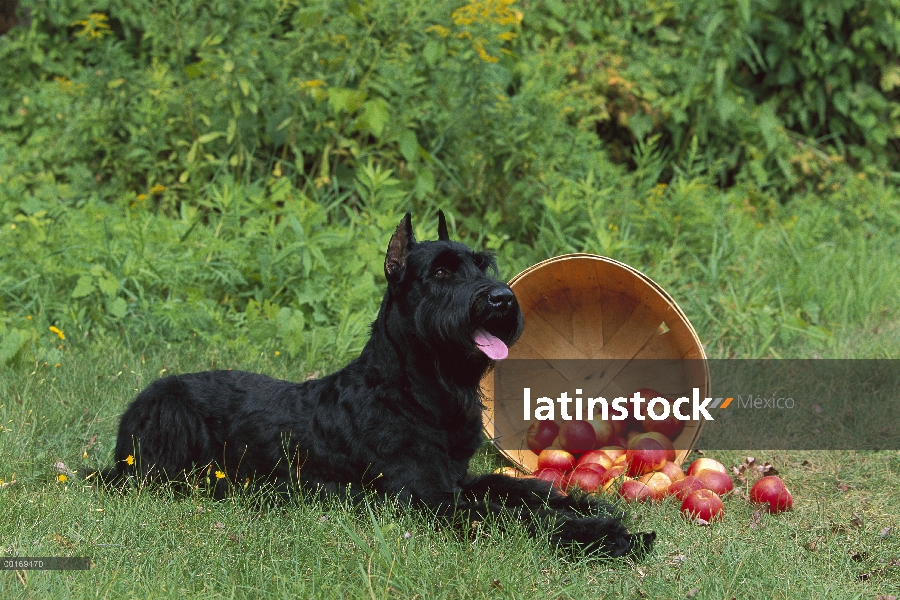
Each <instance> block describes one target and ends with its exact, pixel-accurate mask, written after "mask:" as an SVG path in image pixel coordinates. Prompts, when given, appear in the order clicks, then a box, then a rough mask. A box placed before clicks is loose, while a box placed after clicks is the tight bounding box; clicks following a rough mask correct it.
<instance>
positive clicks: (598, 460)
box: [578, 450, 613, 471]
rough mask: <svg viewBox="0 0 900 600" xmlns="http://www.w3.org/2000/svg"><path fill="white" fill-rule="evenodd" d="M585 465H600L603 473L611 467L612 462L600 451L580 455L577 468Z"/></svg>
mask: <svg viewBox="0 0 900 600" xmlns="http://www.w3.org/2000/svg"><path fill="white" fill-rule="evenodd" d="M587 464H597V465H600V466H601V467H603V470H604V471H605V470H606V469H608V468H610V467H611V466H612V465H613V461H612V459H611V458H610V457H609V455H608V454H606V452H603V451H602V450H591V451H590V452H585V453H584V454H582V455H581V458H579V459H578V466H579V467H580V466H582V465H587Z"/></svg>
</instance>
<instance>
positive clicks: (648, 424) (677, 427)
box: [638, 388, 684, 440]
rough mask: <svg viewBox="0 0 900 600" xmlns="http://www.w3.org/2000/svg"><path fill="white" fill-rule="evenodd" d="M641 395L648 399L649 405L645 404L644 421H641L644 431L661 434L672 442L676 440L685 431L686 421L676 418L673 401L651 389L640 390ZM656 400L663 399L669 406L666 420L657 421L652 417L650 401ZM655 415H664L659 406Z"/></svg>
mask: <svg viewBox="0 0 900 600" xmlns="http://www.w3.org/2000/svg"><path fill="white" fill-rule="evenodd" d="M638 391H639V392H640V393H641V396H643V397H644V398H646V399H647V404H644V408H645V410H644V413H645V414H644V420H643V421H641V425H643V427H644V431H646V432H648V433H650V432H654V431H655V432H657V433H661V434H663V435H664V436H666V437H667V438H669V439H670V440H674V439H675V438H677V437H678V434H679V433H681V430H682V429H684V421H682V420H681V419H679V418H678V417H676V416H675V413H674V412H672V400H671V399H669V398H667V397H666V396H663V395H662V394H660V393H659V392H657V391H656V390H651V389H649V388H642V389H640V390H638ZM654 398H662V399H663V400H665V401H666V404H668V406H669V415H668V416H667V417H666V418H665V419H661V420H659V421H657V420H656V419H653V418H651V417H650V415H649V412H650V409H649V403H650V400H653V399H654ZM653 406H654V410H653V414H656V415H661V414H662V413H663V409H661V408H657V404H654V405H653Z"/></svg>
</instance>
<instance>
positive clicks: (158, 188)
mask: <svg viewBox="0 0 900 600" xmlns="http://www.w3.org/2000/svg"><path fill="white" fill-rule="evenodd" d="M167 189H169V188H167V187H166V186H164V185H159V184H158V183H157V184H156V185H154V186H153V187H152V188H150V195H151V196H159V195H160V194H162V193H163V192H164V191H166V190H167Z"/></svg>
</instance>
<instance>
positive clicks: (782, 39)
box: [525, 0, 900, 190]
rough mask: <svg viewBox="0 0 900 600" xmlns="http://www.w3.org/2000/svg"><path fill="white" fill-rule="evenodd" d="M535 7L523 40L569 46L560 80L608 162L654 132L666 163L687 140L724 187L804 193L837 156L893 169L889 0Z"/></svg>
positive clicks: (898, 38) (898, 28)
mask: <svg viewBox="0 0 900 600" xmlns="http://www.w3.org/2000/svg"><path fill="white" fill-rule="evenodd" d="M536 9H537V10H536V14H533V15H530V16H529V18H528V19H526V23H525V24H526V30H527V31H530V32H532V35H531V36H529V37H530V43H531V45H532V46H533V47H535V48H541V47H565V48H566V51H565V52H562V53H561V58H562V60H564V61H565V62H566V63H567V64H568V66H569V69H570V77H569V79H568V81H567V84H568V87H569V89H570V90H571V92H572V93H574V94H581V95H582V96H583V98H584V100H585V102H589V101H591V100H593V102H594V103H595V104H596V105H597V106H598V107H599V110H598V111H597V123H598V130H599V132H600V134H601V135H602V136H603V137H604V138H605V139H607V140H608V141H609V142H610V143H611V151H612V155H613V156H614V157H615V158H616V160H619V161H624V160H628V159H629V158H630V157H631V155H632V150H631V149H632V146H633V144H634V142H635V141H638V142H640V141H642V140H645V139H646V138H648V136H652V135H654V134H659V135H662V136H663V138H664V141H665V144H664V146H665V148H666V151H667V152H668V153H669V154H670V155H671V157H672V158H673V159H674V160H676V161H678V160H681V159H682V158H683V157H684V156H685V155H686V154H687V152H688V151H689V145H690V140H691V139H692V137H693V136H697V137H698V138H699V141H700V143H701V145H702V146H703V147H704V149H705V154H706V157H705V158H706V160H707V161H709V163H710V165H711V166H713V165H714V166H715V169H716V171H717V173H716V174H717V176H719V177H720V178H721V181H722V182H725V183H727V184H729V185H730V184H731V183H732V182H734V181H735V180H746V181H748V182H752V183H753V184H755V185H756V186H757V187H760V188H766V187H770V186H775V187H776V188H778V189H780V190H796V189H798V188H800V189H804V188H805V187H807V186H808V184H809V182H808V181H807V179H808V178H809V177H810V176H812V178H813V179H817V178H818V175H820V173H821V171H824V170H826V169H828V168H829V165H830V164H831V163H833V162H834V161H835V160H840V159H842V158H843V159H849V160H852V161H853V162H854V163H855V164H858V165H860V166H867V167H878V168H880V169H890V170H894V171H896V164H897V163H898V160H900V154H898V140H900V128H898V125H897V123H898V117H900V98H898V95H897V89H898V87H900V70H898V66H897V64H896V56H897V54H898V52H900V5H898V3H897V2H896V1H894V0H880V1H876V2H861V1H855V0H846V1H843V2H825V3H822V2H815V1H811V0H764V1H757V2H749V1H742V2H728V3H721V2H678V1H667V2H647V3H638V4H634V3H631V2H619V1H614V2H600V3H598V2H591V1H589V0H584V1H575V2H568V3H566V4H563V3H561V2H558V1H556V0H546V1H544V2H539V3H538V4H537V6H536ZM548 39H549V40H551V41H550V42H549V44H550V45H552V46H548V41H547V40H548ZM811 170H814V171H815V172H814V173H813V172H811ZM668 174H669V176H670V175H671V170H669V172H668ZM895 176H896V175H895Z"/></svg>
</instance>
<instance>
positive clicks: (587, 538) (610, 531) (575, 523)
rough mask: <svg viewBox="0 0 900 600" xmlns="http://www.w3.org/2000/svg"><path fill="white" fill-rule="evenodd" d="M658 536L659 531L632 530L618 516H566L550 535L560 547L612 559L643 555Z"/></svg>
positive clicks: (552, 541)
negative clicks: (630, 531) (636, 531)
mask: <svg viewBox="0 0 900 600" xmlns="http://www.w3.org/2000/svg"><path fill="white" fill-rule="evenodd" d="M655 539H656V533H654V532H652V531H651V532H646V533H629V532H628V529H626V528H625V526H624V525H623V524H622V522H621V521H620V520H619V519H615V518H604V517H583V518H563V519H560V520H559V521H557V528H556V530H555V531H554V532H553V534H552V535H551V543H553V544H555V545H557V546H560V547H570V548H577V549H580V550H583V551H584V552H585V553H587V554H593V553H598V554H603V555H605V556H608V557H610V558H618V557H621V556H626V555H633V556H641V555H643V554H644V553H645V552H647V551H648V550H649V549H650V548H651V547H652V545H653V541H654V540H655Z"/></svg>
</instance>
